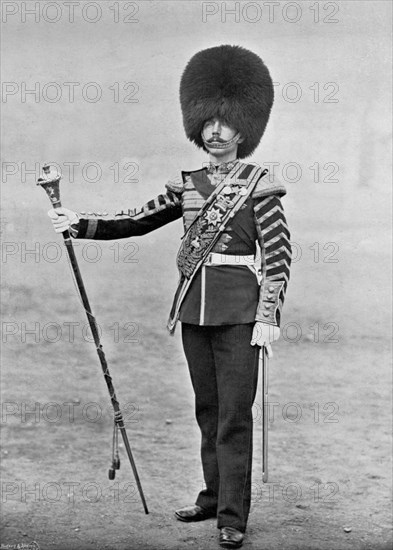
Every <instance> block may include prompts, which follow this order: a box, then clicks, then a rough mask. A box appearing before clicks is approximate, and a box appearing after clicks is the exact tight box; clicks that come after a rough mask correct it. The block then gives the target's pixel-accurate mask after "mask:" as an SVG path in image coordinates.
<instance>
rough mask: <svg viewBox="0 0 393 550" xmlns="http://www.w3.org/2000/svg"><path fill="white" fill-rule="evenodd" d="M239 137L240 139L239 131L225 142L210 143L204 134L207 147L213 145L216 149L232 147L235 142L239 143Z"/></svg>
mask: <svg viewBox="0 0 393 550" xmlns="http://www.w3.org/2000/svg"><path fill="white" fill-rule="evenodd" d="M239 139H240V134H239V133H237V134H236V135H235V136H233V138H231V139H230V140H228V141H224V143H219V142H217V143H209V142H208V141H207V140H206V139H205V138H204V137H203V135H202V140H203V143H204V144H205V145H206V147H211V148H214V149H227V148H228V147H230V146H231V145H233V144H234V143H237V142H238V141H239Z"/></svg>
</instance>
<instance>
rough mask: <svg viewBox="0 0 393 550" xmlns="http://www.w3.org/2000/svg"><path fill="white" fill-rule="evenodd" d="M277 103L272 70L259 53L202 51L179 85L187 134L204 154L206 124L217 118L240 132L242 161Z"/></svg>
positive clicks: (228, 49)
mask: <svg viewBox="0 0 393 550" xmlns="http://www.w3.org/2000/svg"><path fill="white" fill-rule="evenodd" d="M273 98H274V90H273V82H272V79H271V77H270V73H269V70H268V68H267V67H266V65H265V64H264V63H263V61H262V59H261V58H260V57H258V56H257V55H256V54H255V53H253V52H251V51H249V50H246V49H245V48H242V47H241V46H228V45H222V46H216V47H214V48H208V49H207V50H202V51H200V52H198V53H197V54H195V55H194V56H193V57H192V58H191V60H190V61H189V62H188V64H187V66H186V68H185V70H184V73H183V75H182V78H181V82H180V104H181V109H182V113H183V124H184V129H185V131H186V135H187V137H188V139H189V140H190V141H193V142H194V143H195V144H196V145H197V146H198V147H202V148H204V149H205V147H204V144H203V140H202V137H201V132H202V128H203V125H204V123H205V122H206V121H207V120H209V119H211V118H214V117H217V118H219V119H221V120H222V121H223V122H226V123H227V124H228V125H230V126H231V127H232V128H234V129H236V130H237V131H238V132H240V134H241V136H242V137H243V138H244V141H243V142H242V143H239V148H238V157H239V158H245V157H248V156H249V155H251V154H252V153H253V152H254V150H255V148H256V147H257V146H258V144H259V142H260V140H261V137H262V135H263V132H264V131H265V128H266V124H267V121H268V120H269V115H270V110H271V108H272V105H273ZM205 150H206V149H205Z"/></svg>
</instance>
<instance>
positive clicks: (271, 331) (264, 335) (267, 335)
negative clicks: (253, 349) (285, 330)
mask: <svg viewBox="0 0 393 550" xmlns="http://www.w3.org/2000/svg"><path fill="white" fill-rule="evenodd" d="M279 338H280V328H279V327H276V326H274V325H267V324H266V323H262V322H261V321H257V322H256V323H255V325H254V330H253V332H252V339H251V345H252V346H260V347H261V348H262V347H263V346H265V347H266V348H267V347H269V346H270V344H272V343H273V342H275V341H276V340H278V339H279Z"/></svg>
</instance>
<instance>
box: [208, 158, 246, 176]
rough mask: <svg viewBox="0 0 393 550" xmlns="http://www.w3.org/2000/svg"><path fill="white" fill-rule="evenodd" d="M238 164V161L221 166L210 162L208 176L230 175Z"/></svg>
mask: <svg viewBox="0 0 393 550" xmlns="http://www.w3.org/2000/svg"><path fill="white" fill-rule="evenodd" d="M238 162H239V161H238V159H236V160H231V161H230V162H222V163H221V164H213V163H212V162H209V164H208V165H207V167H206V169H207V172H208V174H228V173H229V172H230V171H231V170H232V169H233V168H234V167H235V166H236V164H237V163H238Z"/></svg>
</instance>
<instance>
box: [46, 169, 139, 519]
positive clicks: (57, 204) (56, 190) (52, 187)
mask: <svg viewBox="0 0 393 550" xmlns="http://www.w3.org/2000/svg"><path fill="white" fill-rule="evenodd" d="M42 171H43V174H42V177H41V178H39V179H38V181H37V185H40V186H41V187H42V188H43V189H44V190H45V192H46V194H47V195H48V197H49V200H50V201H51V203H52V206H53V208H54V209H55V210H56V209H57V208H61V201H60V179H61V175H59V174H57V173H56V174H53V173H51V171H50V166H49V165H47V164H46V165H44V166H43V167H42ZM63 237H64V244H65V246H66V249H67V252H68V256H69V259H70V263H71V266H72V270H73V272H74V277H75V281H76V283H77V285H78V290H79V294H80V297H81V299H82V303H83V307H84V308H85V311H86V315H87V320H88V321H89V325H90V329H91V332H92V334H93V339H94V343H95V346H96V349H97V353H98V357H99V359H100V363H101V367H102V372H103V374H104V378H105V382H106V385H107V387H108V391H109V395H110V398H111V402H112V406H113V409H114V411H115V426H116V425H117V426H118V427H119V429H120V433H121V435H122V438H123V442H124V446H125V448H126V451H127V455H128V458H129V461H130V464H131V468H132V471H133V473H134V478H135V481H136V485H137V487H138V491H139V495H140V497H141V500H142V504H143V508H144V510H145V513H146V514H148V513H149V510H148V509H147V504H146V500H145V495H144V493H143V489H142V485H141V482H140V479H139V475H138V471H137V469H136V464H135V461H134V457H133V456H132V451H131V446H130V443H129V441H128V436H127V432H126V428H125V425H124V420H123V415H122V412H121V409H120V405H119V402H118V400H117V397H116V393H115V388H114V387H113V383H112V377H111V375H110V373H109V367H108V364H107V362H106V357H105V354H104V350H103V348H102V345H101V342H100V336H99V332H98V328H97V322H96V319H95V317H94V315H93V313H92V311H91V307H90V303H89V300H88V297H87V294H86V290H85V285H84V284H83V280H82V275H81V273H80V271H79V266H78V262H77V259H76V256H75V251H74V248H73V246H72V242H71V237H70V233H69V231H68V230H66V231H64V232H63ZM119 467H120V463H119V461H115V460H114V461H113V464H112V469H111V470H109V479H114V477H115V476H114V474H115V469H118V468H119Z"/></svg>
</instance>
